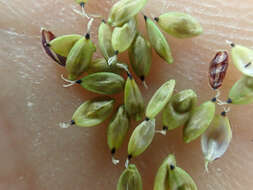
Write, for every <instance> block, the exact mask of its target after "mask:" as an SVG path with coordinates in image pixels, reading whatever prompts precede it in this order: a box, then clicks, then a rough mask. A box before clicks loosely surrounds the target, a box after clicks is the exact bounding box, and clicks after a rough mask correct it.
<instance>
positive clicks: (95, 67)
mask: <svg viewBox="0 0 253 190" xmlns="http://www.w3.org/2000/svg"><path fill="white" fill-rule="evenodd" d="M122 67H126V68H127V67H128V66H127V65H126V64H125V63H115V64H112V65H111V66H109V65H108V63H107V61H106V59H104V58H98V59H95V60H93V61H92V62H91V63H90V64H89V68H88V69H87V73H88V74H92V73H97V72H112V73H116V74H121V73H122V71H123V70H124V69H123V68H122Z"/></svg>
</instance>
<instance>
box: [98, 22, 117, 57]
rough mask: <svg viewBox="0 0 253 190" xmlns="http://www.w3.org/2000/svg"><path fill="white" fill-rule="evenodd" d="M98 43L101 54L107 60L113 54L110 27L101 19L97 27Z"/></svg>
mask: <svg viewBox="0 0 253 190" xmlns="http://www.w3.org/2000/svg"><path fill="white" fill-rule="evenodd" d="M98 44H99V49H100V51H101V53H102V55H103V56H104V58H105V59H106V60H107V61H108V59H109V58H110V57H112V56H114V50H113V48H112V29H111V27H110V25H109V24H107V23H106V22H105V21H102V22H101V24H100V26H99V28H98Z"/></svg>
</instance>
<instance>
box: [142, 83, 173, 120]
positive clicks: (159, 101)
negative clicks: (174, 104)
mask: <svg viewBox="0 0 253 190" xmlns="http://www.w3.org/2000/svg"><path fill="white" fill-rule="evenodd" d="M175 85H176V81H175V80H169V81H167V82H166V83H164V84H163V85H162V86H161V87H160V88H159V89H158V90H157V91H156V92H155V94H154V95H153V97H152V98H151V100H150V101H149V103H148V106H147V109H146V117H147V118H150V119H152V118H155V117H156V116H157V114H159V113H160V112H161V111H162V110H163V108H164V107H165V106H166V104H167V103H168V102H169V100H170V98H171V96H172V94H173V91H174V88H175Z"/></svg>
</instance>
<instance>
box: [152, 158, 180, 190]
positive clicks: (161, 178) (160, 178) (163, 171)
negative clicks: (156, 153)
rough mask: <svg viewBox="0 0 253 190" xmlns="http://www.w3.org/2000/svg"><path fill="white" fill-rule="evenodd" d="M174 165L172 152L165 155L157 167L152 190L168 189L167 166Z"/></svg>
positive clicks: (174, 159)
mask: <svg viewBox="0 0 253 190" xmlns="http://www.w3.org/2000/svg"><path fill="white" fill-rule="evenodd" d="M170 166H172V167H175V166H176V158H175V156H174V155H173V154H170V155H168V156H167V158H165V159H164V161H163V163H162V164H161V166H160V167H159V169H158V171H157V173H156V177H155V183H154V190H168V189H169V188H170V187H169V170H168V168H169V167H170Z"/></svg>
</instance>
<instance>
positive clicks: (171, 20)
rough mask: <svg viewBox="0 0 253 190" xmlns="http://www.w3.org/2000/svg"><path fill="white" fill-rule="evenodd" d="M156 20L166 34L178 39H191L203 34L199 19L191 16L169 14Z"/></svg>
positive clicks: (179, 13) (175, 13) (178, 13)
mask: <svg viewBox="0 0 253 190" xmlns="http://www.w3.org/2000/svg"><path fill="white" fill-rule="evenodd" d="M155 20H156V21H157V23H158V25H159V26H160V27H161V28H162V29H163V30H164V31H165V32H167V33H168V34H170V35H172V36H174V37H177V38H191V37H194V36H198V35H200V34H201V33H202V32H203V28H202V27H201V25H200V23H199V22H198V21H197V19H195V18H194V17H192V16H191V15H189V14H185V13H181V12H169V13H165V14H162V15H161V16H159V17H157V18H155Z"/></svg>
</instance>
